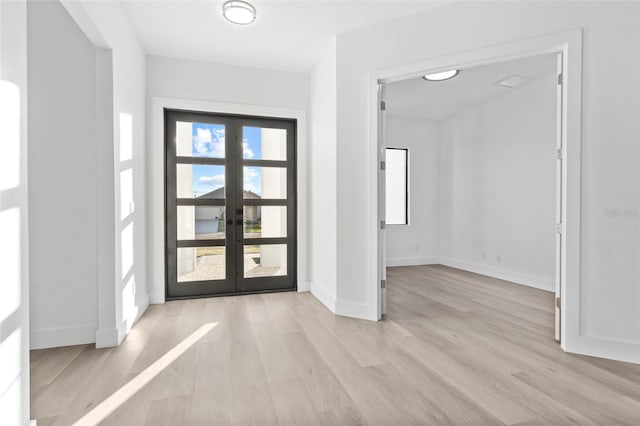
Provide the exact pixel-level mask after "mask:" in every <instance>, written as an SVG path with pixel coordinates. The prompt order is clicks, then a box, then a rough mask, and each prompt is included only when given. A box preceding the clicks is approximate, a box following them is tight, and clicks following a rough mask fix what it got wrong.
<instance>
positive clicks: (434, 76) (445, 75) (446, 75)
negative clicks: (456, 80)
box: [422, 70, 460, 81]
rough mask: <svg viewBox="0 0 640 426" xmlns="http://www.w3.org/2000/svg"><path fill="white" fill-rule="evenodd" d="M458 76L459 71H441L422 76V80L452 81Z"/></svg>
mask: <svg viewBox="0 0 640 426" xmlns="http://www.w3.org/2000/svg"><path fill="white" fill-rule="evenodd" d="M458 74H460V70H449V71H441V72H434V73H431V74H426V75H423V76H422V79H423V80H427V81H444V80H449V79H452V78H453V77H455V76H457V75H458Z"/></svg>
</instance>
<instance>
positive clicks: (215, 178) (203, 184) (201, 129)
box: [192, 123, 262, 197]
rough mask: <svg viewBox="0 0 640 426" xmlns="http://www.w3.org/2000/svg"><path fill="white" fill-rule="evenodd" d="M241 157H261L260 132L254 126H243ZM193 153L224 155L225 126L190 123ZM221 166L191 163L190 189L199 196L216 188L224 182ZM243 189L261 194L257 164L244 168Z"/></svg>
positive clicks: (210, 156)
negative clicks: (191, 186)
mask: <svg viewBox="0 0 640 426" xmlns="http://www.w3.org/2000/svg"><path fill="white" fill-rule="evenodd" d="M243 129H244V130H243V143H242V151H243V154H242V156H243V158H247V159H259V158H261V156H262V152H261V146H262V140H261V132H260V128H257V127H244V128H243ZM192 136H193V138H192V154H193V156H194V157H208V158H224V156H225V152H224V151H225V128H224V126H223V125H221V124H205V123H193V126H192ZM224 169H225V167H224V166H209V165H201V164H194V165H193V192H194V194H195V196H196V197H199V196H201V195H203V194H206V193H207V192H211V191H213V190H216V189H218V188H220V187H222V186H224V183H225V174H224V171H225V170H224ZM244 189H245V190H248V191H252V192H255V193H256V194H258V195H260V194H261V192H262V170H261V169H260V168H259V167H245V168H244Z"/></svg>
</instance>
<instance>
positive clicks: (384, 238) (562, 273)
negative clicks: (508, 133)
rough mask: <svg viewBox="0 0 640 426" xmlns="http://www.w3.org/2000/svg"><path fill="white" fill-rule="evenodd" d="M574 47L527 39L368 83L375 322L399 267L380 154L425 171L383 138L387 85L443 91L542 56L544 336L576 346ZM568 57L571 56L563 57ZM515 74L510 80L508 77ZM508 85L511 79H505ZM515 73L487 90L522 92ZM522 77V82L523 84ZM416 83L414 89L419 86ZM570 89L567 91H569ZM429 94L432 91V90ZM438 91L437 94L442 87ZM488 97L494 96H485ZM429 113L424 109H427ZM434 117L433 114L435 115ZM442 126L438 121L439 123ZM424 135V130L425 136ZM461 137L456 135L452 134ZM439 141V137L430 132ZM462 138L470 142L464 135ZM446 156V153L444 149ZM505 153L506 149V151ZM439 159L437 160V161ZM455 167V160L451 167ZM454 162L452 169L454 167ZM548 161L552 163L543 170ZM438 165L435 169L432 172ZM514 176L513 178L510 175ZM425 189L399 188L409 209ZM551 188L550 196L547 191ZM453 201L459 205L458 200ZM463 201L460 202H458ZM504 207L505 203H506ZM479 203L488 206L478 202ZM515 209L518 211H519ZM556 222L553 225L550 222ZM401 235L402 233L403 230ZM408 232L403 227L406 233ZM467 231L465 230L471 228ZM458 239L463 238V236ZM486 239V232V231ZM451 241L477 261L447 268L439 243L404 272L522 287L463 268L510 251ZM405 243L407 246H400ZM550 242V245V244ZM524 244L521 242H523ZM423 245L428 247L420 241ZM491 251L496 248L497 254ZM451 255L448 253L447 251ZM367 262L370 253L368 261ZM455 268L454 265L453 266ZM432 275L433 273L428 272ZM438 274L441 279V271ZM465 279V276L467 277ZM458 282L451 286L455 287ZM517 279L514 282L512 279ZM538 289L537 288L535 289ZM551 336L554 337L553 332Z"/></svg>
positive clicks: (566, 37) (415, 185)
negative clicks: (546, 66)
mask: <svg viewBox="0 0 640 426" xmlns="http://www.w3.org/2000/svg"><path fill="white" fill-rule="evenodd" d="M580 39H581V34H580V31H575V32H569V33H563V34H556V35H551V36H544V37H540V38H538V39H531V40H526V41H522V42H516V43H512V44H509V45H502V46H496V47H491V48H486V49H480V50H478V51H475V52H469V53H465V54H460V55H455V56H451V57H448V58H440V59H437V60H433V61H427V62H425V63H422V64H408V65H404V66H399V67H394V68H390V69H386V70H380V71H375V72H372V73H371V74H370V82H371V88H372V90H371V92H370V93H371V99H372V101H373V102H372V103H371V110H370V111H371V117H372V120H371V122H372V126H371V132H372V134H374V135H375V138H374V140H376V141H377V143H376V144H375V156H374V158H375V159H376V162H375V163H374V164H375V172H374V173H375V176H377V179H374V180H373V182H375V183H376V185H377V191H376V193H377V202H376V204H377V218H376V223H378V222H379V223H380V226H376V229H377V230H376V234H377V239H375V240H374V241H377V244H376V250H375V255H376V258H377V261H376V262H375V264H376V265H377V278H378V279H377V281H376V283H375V287H374V288H375V289H376V293H377V296H378V297H377V300H378V309H377V312H378V318H379V319H380V318H382V315H383V314H384V313H386V309H387V306H386V305H387V275H386V272H387V271H386V268H387V260H390V261H391V263H392V265H393V266H401V265H402V263H398V262H396V261H397V260H398V259H393V258H391V259H388V257H387V250H388V249H389V247H390V243H392V242H391V241H389V237H390V229H393V228H394V226H393V225H390V226H387V225H386V223H385V215H386V191H385V187H386V179H385V178H386V176H385V173H386V170H385V169H388V168H389V166H388V165H387V164H386V163H385V153H386V148H387V147H402V148H408V149H409V151H410V152H411V158H412V159H413V163H411V164H409V169H410V170H414V171H415V170H421V169H422V170H427V171H428V170H429V169H430V168H429V164H430V163H429V164H421V163H416V161H418V162H419V161H420V160H419V157H420V156H419V155H418V153H417V152H416V150H415V149H412V148H411V147H410V146H405V145H403V144H402V143H401V141H399V140H397V139H396V140H386V135H387V130H388V126H389V120H390V117H389V114H390V112H392V111H393V109H394V108H393V106H392V103H393V102H394V100H393V99H392V98H391V97H389V96H387V95H388V93H387V92H388V90H389V87H390V85H391V84H394V83H398V85H410V84H409V83H410V81H415V82H416V84H418V83H423V84H432V85H436V84H442V83H453V82H455V81H456V79H460V80H458V82H459V83H461V82H462V79H461V77H462V76H464V75H465V73H467V74H471V73H472V71H475V70H480V69H481V67H491V66H493V65H497V64H500V63H505V64H506V63H508V62H510V61H511V62H517V61H518V60H522V61H527V60H534V58H536V57H542V56H546V57H547V58H548V59H549V58H550V59H552V60H553V62H552V65H551V68H550V69H551V73H550V74H551V75H549V76H548V79H549V80H550V81H551V82H552V84H553V89H552V92H551V94H552V99H551V101H552V102H553V105H554V107H555V108H553V110H551V111H550V114H551V115H552V119H553V120H554V123H553V128H552V129H551V132H550V133H548V135H549V137H548V138H547V140H548V141H551V142H550V144H551V145H550V148H549V150H548V153H549V159H548V162H547V166H545V167H546V169H545V170H547V174H546V175H545V180H546V181H547V182H549V181H550V182H552V186H551V187H550V186H548V185H547V186H546V188H547V189H546V190H543V191H542V192H543V193H544V194H545V196H546V197H547V201H546V203H547V205H551V209H552V210H551V213H549V210H548V209H547V213H546V217H547V218H549V217H550V219H549V220H548V221H547V224H546V227H547V228H546V231H545V232H547V234H546V237H545V238H546V239H547V243H546V244H547V245H546V246H547V248H549V247H551V251H552V252H553V256H552V258H551V259H552V260H551V265H550V263H549V262H548V260H549V259H547V262H546V265H547V266H548V268H547V271H551V272H550V274H547V276H548V277H549V276H550V278H551V279H550V280H547V282H546V284H547V287H548V288H546V289H547V290H551V291H552V293H553V297H549V298H548V299H549V300H548V304H549V306H548V307H547V308H546V309H548V310H550V312H551V315H552V316H554V317H555V324H552V326H551V333H550V334H552V335H554V336H553V337H555V338H556V340H559V341H560V343H561V346H562V348H563V349H564V350H570V349H568V348H567V342H575V339H576V338H577V337H578V336H579V319H580V318H579V310H578V303H579V266H580V262H579V255H580V247H579V240H580V237H579V235H580V234H579V229H580V228H579V223H580V214H579V212H580V126H579V123H580V120H579V118H580V117H579V110H580V109H579V105H580V67H581V57H580V44H581V42H580ZM569 52H571V53H570V54H569ZM448 70H459V72H458V73H453V75H454V76H453V78H451V79H448V80H445V81H440V82H434V81H425V80H428V79H426V78H425V79H421V77H423V76H425V75H427V74H437V73H440V72H443V71H448ZM514 74H516V75H514ZM509 77H513V78H509ZM520 77H523V76H518V75H517V73H511V74H508V75H505V76H503V77H502V78H500V79H496V81H493V82H492V83H503V84H504V85H506V86H508V87H509V88H508V89H506V90H514V89H513V87H514V86H513V83H514V81H515V82H516V83H515V85H516V86H517V85H518V84H522V81H518V80H524V83H525V84H526V83H527V82H528V81H531V79H526V78H524V79H521V78H520ZM524 77H526V76H524ZM418 79H420V80H421V81H418ZM569 82H570V84H569ZM432 87H435V86H432ZM441 87H443V86H441ZM492 89H493V88H492ZM432 96H433V97H434V98H435V99H436V100H438V101H439V105H436V106H437V107H439V108H440V110H446V109H447V108H448V107H450V106H451V105H450V104H451V103H450V102H449V101H450V99H449V98H447V97H446V96H445V95H444V94H443V93H440V94H432ZM479 103H482V102H481V101H478V100H476V101H474V102H471V103H470V104H469V105H467V107H468V108H467V109H471V108H472V107H474V106H477V104H479ZM427 109H428V108H427ZM436 109H437V108H436ZM512 113H513V111H510V110H509V109H508V108H507V109H506V110H505V111H503V115H502V117H499V118H497V119H496V120H497V121H500V120H502V121H503V122H507V121H509V120H510V115H512ZM478 118H479V116H476V117H473V118H471V119H469V118H468V117H467V119H468V121H469V120H471V121H473V120H476V121H478ZM441 119H442V118H441ZM484 131H485V129H481V130H480V131H478V130H476V131H475V133H476V135H477V134H479V133H482V132H484ZM425 132H427V133H428V129H427V130H425ZM458 133H460V132H458ZM467 133H470V134H471V136H473V133H474V131H473V130H470V132H467ZM436 134H438V131H436ZM467 136H469V135H467ZM449 148H451V147H450V146H449V147H448V149H449ZM507 148H509V147H507ZM507 151H508V149H506V150H505V149H500V148H496V150H495V151H494V152H492V153H490V154H488V155H492V156H494V157H496V158H502V159H503V161H508V159H506V157H505V155H504V154H506V153H507ZM457 154H460V153H451V152H449V153H447V155H449V156H450V157H451V156H455V155H457ZM466 154H467V155H468V156H469V158H467V159H466V160H470V159H473V155H470V154H469V153H468V152H467V153H466ZM438 155H440V154H438ZM442 160H443V158H441V157H438V158H437V161H436V163H440V162H441V161H442ZM444 160H451V158H448V159H447V158H445V159H444ZM457 160H459V158H458V159H457ZM457 160H456V161H457ZM549 161H550V162H551V163H549ZM549 164H552V166H551V168H549V167H548V165H549ZM436 165H437V164H436ZM455 166H456V167H458V171H460V170H464V165H463V162H460V161H457V162H456V163H455ZM515 172H518V171H517V170H515ZM456 179H458V180H459V179H460V176H458V177H456ZM467 179H468V180H471V181H473V180H474V179H475V181H476V182H477V181H478V180H482V179H484V180H485V181H491V180H493V181H496V180H497V181H498V182H499V181H500V180H501V179H502V181H504V180H508V177H507V178H505V176H504V175H503V176H502V177H501V178H500V177H496V176H488V175H486V174H477V175H476V176H475V177H474V176H468V177H467ZM425 184H429V176H426V175H425V176H421V177H420V178H419V179H417V180H416V179H414V180H413V182H412V179H409V182H407V184H406V186H407V187H410V188H412V189H411V191H410V192H411V193H410V194H409V196H408V198H409V200H411V203H413V202H415V201H416V200H417V195H416V190H417V189H419V188H420V187H421V186H422V185H425ZM549 188H551V191H549ZM501 190H503V189H501V188H494V191H501ZM441 194H444V195H446V194H447V191H446V190H445V191H441ZM474 197H475V198H476V201H477V200H478V199H479V198H481V197H483V195H482V194H481V193H475V192H473V191H472V192H470V193H469V194H467V197H466V198H467V199H472V198H474ZM549 197H550V198H551V199H552V200H551V204H549V199H548V198H549ZM441 198H442V197H441V195H440V194H438V196H437V197H436V200H435V201H436V202H437V203H439V204H442V203H441V201H442V200H441ZM459 198H460V197H459ZM462 199H464V197H462ZM506 199H508V197H506ZM485 201H486V202H490V200H489V201H487V200H485ZM500 207H501V208H502V209H503V210H508V208H509V206H508V205H502V206H500ZM518 207H522V206H518ZM474 208H475V207H474V206H473V205H471V204H467V205H466V206H457V209H456V211H455V212H454V213H451V212H449V216H447V215H441V217H444V218H445V219H448V218H450V217H451V215H452V214H453V215H458V214H459V212H460V211H465V210H466V212H467V213H469V212H470V213H471V214H472V215H473V214H474V213H476V214H480V212H479V211H478V210H474ZM409 217H410V218H411V219H410V221H409V223H410V224H411V222H412V221H414V220H416V219H418V216H416V214H415V212H413V211H412V208H411V205H410V206H409ZM554 218H555V220H554ZM484 219H485V222H487V221H488V222H490V221H491V219H492V218H486V217H485V218H484ZM491 225H492V226H493V230H494V231H495V230H496V229H498V230H499V229H500V227H503V228H506V227H507V225H508V223H505V222H503V221H500V220H497V221H496V222H495V223H492V224H491ZM403 226H404V225H398V226H395V228H402V227H403ZM405 227H406V226H405ZM407 228H408V227H407ZM435 228H436V231H437V232H440V230H441V228H442V227H441V223H440V222H438V223H437V224H436V226H435ZM470 229H471V228H470ZM465 231H468V229H467V230H465ZM490 231H491V230H490ZM458 234H459V235H457V236H458V237H461V238H462V240H465V239H466V240H467V242H471V243H473V244H472V245H473V246H474V247H472V249H473V250H474V251H475V252H477V253H476V255H477V258H478V259H479V260H480V261H478V262H457V263H456V262H452V261H451V260H452V259H450V258H448V257H449V256H450V253H451V251H450V250H449V251H448V252H447V253H445V254H444V255H443V254H442V252H441V251H440V247H439V245H440V235H438V236H436V238H435V240H436V246H437V248H436V249H435V250H434V251H433V252H432V253H430V254H431V255H430V256H423V255H419V256H414V257H413V258H412V259H409V262H415V263H406V264H408V265H412V264H413V265H439V264H444V265H447V266H448V267H454V268H457V269H463V270H466V271H470V272H476V273H480V274H484V275H488V276H493V277H496V278H501V279H504V280H507V281H513V282H519V283H523V284H527V283H524V282H522V281H523V280H521V279H515V278H514V277H516V275H513V274H512V275H510V276H509V275H508V274H507V275H506V276H499V275H495V274H492V273H493V272H495V269H498V268H493V270H492V268H484V269H482V268H475V269H474V268H468V266H469V264H471V263H475V264H476V265H473V266H477V264H481V263H482V261H481V260H482V259H483V258H487V259H489V258H490V257H491V258H492V259H493V260H494V262H496V263H501V262H502V263H507V262H508V261H511V260H513V259H511V258H510V257H511V252H510V251H508V250H509V249H508V248H507V249H502V248H500V247H499V244H494V245H493V246H485V247H483V244H482V241H479V240H480V239H479V238H478V235H474V234H473V233H469V232H466V233H465V232H459V233H458ZM405 241H406V238H405ZM550 241H551V243H549V242H550ZM523 242H526V241H524V240H523ZM427 244H428V241H427ZM496 247H497V248H496ZM448 248H450V247H448ZM410 249H412V250H416V251H417V250H418V247H417V245H413V246H411V247H410ZM501 250H507V251H506V253H507V254H505V253H501ZM372 255H373V253H372ZM454 260H455V259H454ZM516 263H517V262H516ZM447 266H442V267H441V268H446V267H447ZM435 268H438V267H435ZM441 272H442V271H441ZM466 273H467V274H468V272H466ZM525 275H527V274H520V278H521V277H524V276H525ZM459 278H460V277H457V278H454V281H455V280H458V279H459ZM516 278H517V277H516ZM534 286H536V287H538V288H541V287H540V286H537V285H534ZM554 328H555V332H553V329H554Z"/></svg>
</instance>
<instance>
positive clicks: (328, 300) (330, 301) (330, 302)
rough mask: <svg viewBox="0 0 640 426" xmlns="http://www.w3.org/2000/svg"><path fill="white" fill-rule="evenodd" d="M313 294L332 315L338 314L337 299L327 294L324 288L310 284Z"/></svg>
mask: <svg viewBox="0 0 640 426" xmlns="http://www.w3.org/2000/svg"><path fill="white" fill-rule="evenodd" d="M309 288H310V291H311V294H312V295H313V296H314V297H315V298H316V299H318V300H319V301H320V303H322V304H323V305H324V306H326V307H327V309H329V310H330V311H331V312H332V313H334V314H335V313H336V299H335V298H334V297H333V296H331V295H330V294H329V293H327V292H326V291H325V290H324V289H323V288H322V287H320V286H318V285H314V284H313V282H310V283H309Z"/></svg>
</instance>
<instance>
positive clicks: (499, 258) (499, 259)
mask: <svg viewBox="0 0 640 426" xmlns="http://www.w3.org/2000/svg"><path fill="white" fill-rule="evenodd" d="M496 261H497V262H498V263H502V256H500V255H498V256H496Z"/></svg>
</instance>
